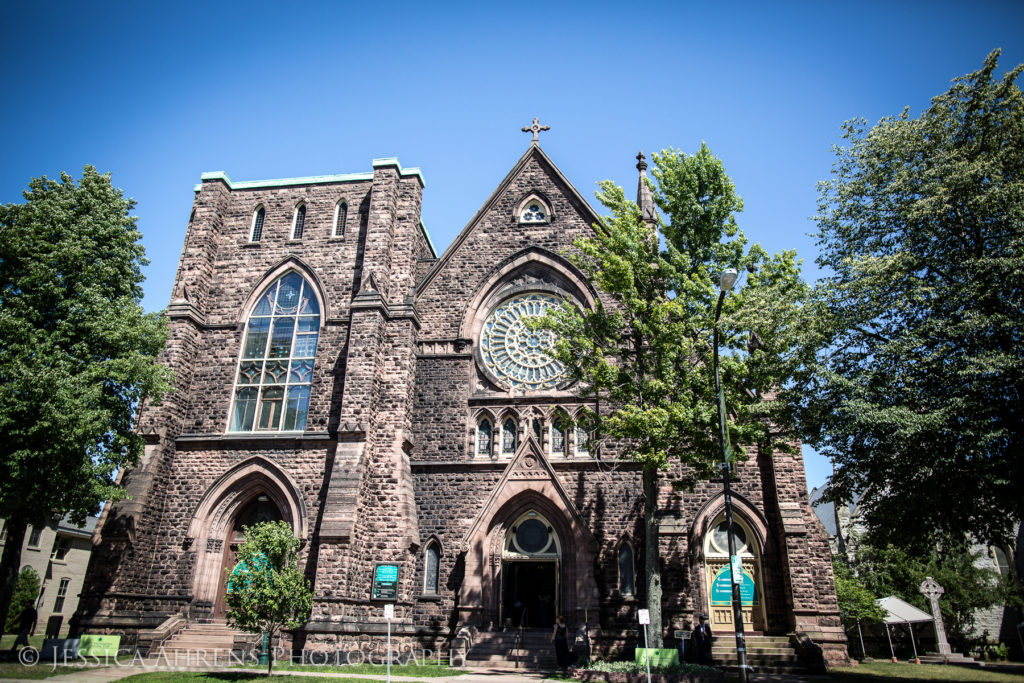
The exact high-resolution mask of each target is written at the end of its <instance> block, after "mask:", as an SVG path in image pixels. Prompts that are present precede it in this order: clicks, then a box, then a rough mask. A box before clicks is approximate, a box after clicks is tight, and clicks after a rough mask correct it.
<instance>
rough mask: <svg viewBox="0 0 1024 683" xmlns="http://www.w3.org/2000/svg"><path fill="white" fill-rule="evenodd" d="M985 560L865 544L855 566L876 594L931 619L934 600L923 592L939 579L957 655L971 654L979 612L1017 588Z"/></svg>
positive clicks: (953, 550) (972, 554)
mask: <svg viewBox="0 0 1024 683" xmlns="http://www.w3.org/2000/svg"><path fill="white" fill-rule="evenodd" d="M979 555H980V551H978V550H972V549H971V548H970V547H968V546H966V545H957V546H951V547H948V548H940V549H937V550H936V549H933V550H932V551H931V552H930V553H928V554H925V555H913V554H911V553H908V552H907V551H906V550H903V549H901V548H898V547H896V546H892V545H889V546H883V547H875V546H872V545H869V544H867V543H861V544H859V545H858V546H857V547H856V550H855V554H854V560H853V562H854V566H856V568H857V576H858V578H859V579H860V580H861V581H862V582H863V583H864V585H865V586H866V587H867V589H868V590H869V591H870V592H871V593H873V594H875V595H878V596H882V597H886V596H889V595H895V596H896V597H898V598H900V599H902V600H905V601H906V602H909V603H910V604H912V605H914V606H916V607H919V608H920V609H922V610H924V611H925V612H928V613H929V614H930V613H931V609H930V606H929V604H928V600H927V598H925V597H924V596H923V595H921V592H920V589H919V587H920V585H921V582H923V581H924V580H925V577H928V576H931V577H932V578H934V579H935V580H936V581H937V582H938V583H939V585H941V586H942V587H943V588H944V589H945V594H944V595H943V596H942V597H941V598H939V609H941V610H942V621H943V623H944V624H945V627H946V635H947V636H948V637H949V641H950V643H951V644H952V645H953V646H954V647H955V648H956V649H958V650H966V649H969V647H970V645H971V643H972V639H973V635H972V630H973V626H974V613H975V611H976V610H979V609H986V608H988V607H992V606H993V605H996V604H1000V603H1001V602H1003V601H1004V600H1005V599H1006V598H1007V596H1008V593H1009V591H1010V590H1012V588H1013V587H1012V586H1011V585H1010V584H1009V583H1008V582H1003V581H1001V580H1000V576H999V573H998V572H997V571H996V570H994V569H991V568H986V567H984V566H981V567H979V566H978V559H979ZM837 590H838V582H837Z"/></svg>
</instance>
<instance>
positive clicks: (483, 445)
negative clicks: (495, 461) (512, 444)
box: [476, 417, 492, 457]
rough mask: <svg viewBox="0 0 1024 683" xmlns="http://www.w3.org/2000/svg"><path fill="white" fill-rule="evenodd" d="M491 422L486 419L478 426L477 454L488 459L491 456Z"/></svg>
mask: <svg viewBox="0 0 1024 683" xmlns="http://www.w3.org/2000/svg"><path fill="white" fill-rule="evenodd" d="M491 431H492V430H491V421H490V420H488V419H487V418H486V417H485V418H483V419H481V420H480V422H478V423H477V425H476V454H477V455H482V456H486V457H490V455H491Z"/></svg>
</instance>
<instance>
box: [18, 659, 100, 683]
mask: <svg viewBox="0 0 1024 683" xmlns="http://www.w3.org/2000/svg"><path fill="white" fill-rule="evenodd" d="M81 670H82V667H80V666H58V667H57V669H56V670H54V668H53V662H39V663H38V664H36V665H35V666H23V665H21V664H19V663H18V662H2V663H0V678H21V679H25V680H38V679H40V678H49V677H50V676H60V675H61V674H70V673H75V672H76V671H81Z"/></svg>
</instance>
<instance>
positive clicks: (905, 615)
mask: <svg viewBox="0 0 1024 683" xmlns="http://www.w3.org/2000/svg"><path fill="white" fill-rule="evenodd" d="M875 604H876V605H878V606H879V607H881V608H882V609H884V610H885V635H886V636H887V637H888V638H889V653H890V654H891V655H892V661H894V662H895V661H896V653H895V652H893V649H892V636H890V635H889V626H891V625H892V624H906V625H907V628H908V629H909V630H910V644H911V645H913V646H914V660H915V661H916V660H917V643H916V642H914V627H913V626H911V624H917V623H920V622H923V621H932V615H930V614H928V613H927V612H924V611H922V610H919V609H918V608H916V607H914V606H913V605H911V604H910V603H909V602H904V601H903V600H900V599H899V598H897V597H896V596H895V595H890V596H889V597H887V598H881V599H880V600H875Z"/></svg>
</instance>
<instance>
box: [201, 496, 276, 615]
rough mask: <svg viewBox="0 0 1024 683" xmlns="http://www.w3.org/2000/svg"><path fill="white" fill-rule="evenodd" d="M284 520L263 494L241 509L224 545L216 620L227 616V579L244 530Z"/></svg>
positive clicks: (243, 539) (214, 613)
mask: <svg viewBox="0 0 1024 683" xmlns="http://www.w3.org/2000/svg"><path fill="white" fill-rule="evenodd" d="M281 519H283V517H282V516H281V511H280V510H278V509H277V505H275V504H274V501H272V500H270V497H269V496H268V495H267V494H265V493H261V494H259V495H258V496H255V497H253V499H252V500H251V501H249V502H248V503H246V504H244V506H242V507H241V508H240V509H239V512H238V514H237V515H235V520H234V522H233V523H232V525H231V527H230V528H231V531H230V533H229V535H228V538H226V539H225V543H224V558H223V560H222V561H221V570H220V577H221V578H220V582H219V585H218V589H217V602H216V603H214V607H213V617H214V619H223V618H224V617H226V616H227V612H228V610H227V602H226V597H227V587H228V581H227V577H228V575H229V574H230V573H231V570H232V569H234V567H235V564H236V563H237V558H238V548H239V547H240V546H241V545H242V543H244V542H245V532H244V529H245V527H247V526H252V525H254V524H259V523H260V522H277V521H279V520H281Z"/></svg>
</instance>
